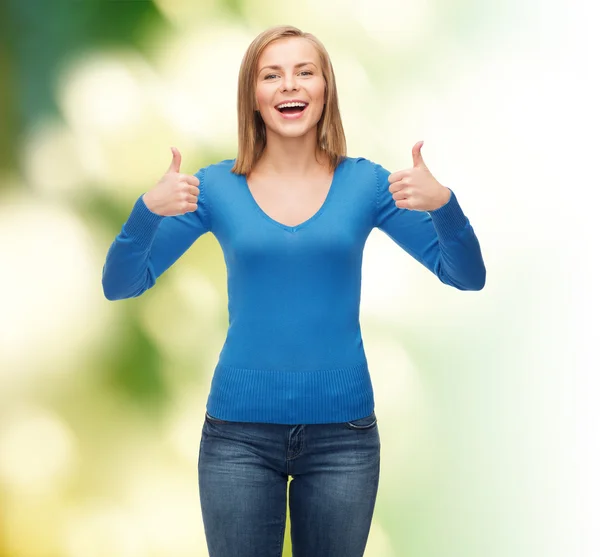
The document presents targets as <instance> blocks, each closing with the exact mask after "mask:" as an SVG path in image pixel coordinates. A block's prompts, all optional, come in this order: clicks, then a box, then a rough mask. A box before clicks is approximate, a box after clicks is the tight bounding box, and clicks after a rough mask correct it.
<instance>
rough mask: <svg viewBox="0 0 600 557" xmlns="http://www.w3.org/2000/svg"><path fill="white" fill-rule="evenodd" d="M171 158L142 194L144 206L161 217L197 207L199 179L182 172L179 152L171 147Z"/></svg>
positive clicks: (182, 212)
mask: <svg viewBox="0 0 600 557" xmlns="http://www.w3.org/2000/svg"><path fill="white" fill-rule="evenodd" d="M171 153H173V160H172V161H171V165H170V166H169V168H168V169H167V172H166V173H165V174H164V176H163V177H162V178H161V179H160V180H159V181H158V183H157V184H156V185H155V186H154V187H153V188H152V189H151V190H150V191H148V192H146V193H145V194H144V196H143V198H142V199H143V201H144V203H145V204H146V207H148V209H149V210H150V211H152V212H153V213H156V214H157V215H161V216H163V217H173V216H176V215H183V214H184V213H190V212H192V211H195V210H196V209H197V208H198V195H200V189H199V186H200V180H198V178H196V176H192V175H189V174H182V173H181V172H179V169H180V167H181V153H180V152H179V151H178V150H177V149H176V148H175V147H171Z"/></svg>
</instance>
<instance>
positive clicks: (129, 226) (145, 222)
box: [123, 194, 165, 249]
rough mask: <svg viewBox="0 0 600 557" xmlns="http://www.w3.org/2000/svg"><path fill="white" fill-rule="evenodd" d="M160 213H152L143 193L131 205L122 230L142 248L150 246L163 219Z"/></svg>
mask: <svg viewBox="0 0 600 557" xmlns="http://www.w3.org/2000/svg"><path fill="white" fill-rule="evenodd" d="M164 218H165V217H163V216H162V215H157V214H156V213H153V212H152V211H151V210H150V209H148V207H147V206H146V204H145V203H144V194H142V195H140V196H139V197H138V198H137V200H136V202H135V203H134V205H133V209H132V211H131V214H130V215H129V218H128V219H127V222H125V224H124V225H123V230H124V232H125V233H126V234H127V235H128V236H129V237H130V238H132V239H133V240H134V241H135V242H136V243H137V244H138V245H140V246H142V247H143V248H144V249H148V248H150V245H151V244H152V241H153V240H154V236H155V235H156V231H157V230H158V226H159V225H160V223H161V221H162V220H163V219H164Z"/></svg>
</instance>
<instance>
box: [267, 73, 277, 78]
mask: <svg viewBox="0 0 600 557" xmlns="http://www.w3.org/2000/svg"><path fill="white" fill-rule="evenodd" d="M270 77H275V74H272V73H270V74H268V75H265V79H269V78H270Z"/></svg>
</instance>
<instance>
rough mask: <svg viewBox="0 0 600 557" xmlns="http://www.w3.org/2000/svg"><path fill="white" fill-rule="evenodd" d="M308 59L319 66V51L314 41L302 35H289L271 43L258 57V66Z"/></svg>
mask: <svg viewBox="0 0 600 557" xmlns="http://www.w3.org/2000/svg"><path fill="white" fill-rule="evenodd" d="M308 61H310V62H313V63H315V64H316V65H317V66H319V53H318V51H317V49H316V48H315V46H314V45H313V43H312V42H310V41H309V40H307V39H304V38H302V37H289V38H285V39H277V40H276V41H273V42H272V43H271V44H269V45H268V46H267V47H266V48H265V49H264V50H263V52H262V54H261V55H260V57H259V59H258V67H259V68H262V67H263V66H266V65H288V64H291V65H293V64H295V63H297V62H308Z"/></svg>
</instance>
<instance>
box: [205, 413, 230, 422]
mask: <svg viewBox="0 0 600 557" xmlns="http://www.w3.org/2000/svg"><path fill="white" fill-rule="evenodd" d="M204 417H205V418H206V421H207V422H210V423H211V424H226V423H228V422H227V420H220V419H219V418H215V417H213V416H211V415H210V414H209V413H208V412H204Z"/></svg>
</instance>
